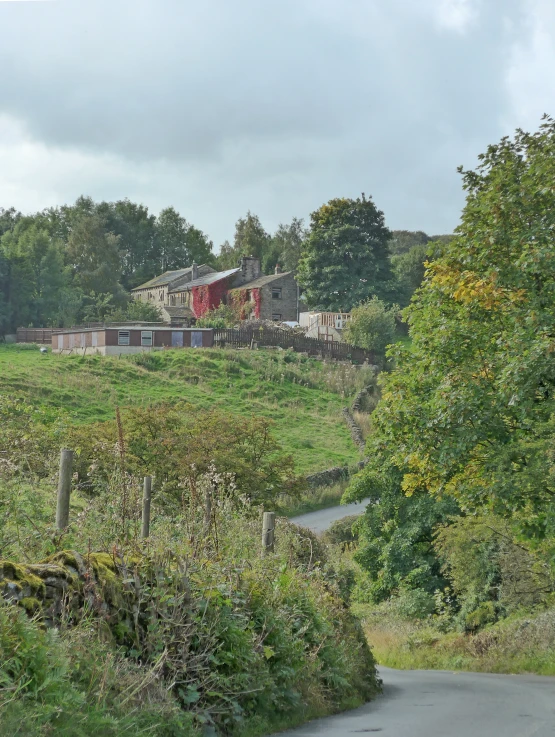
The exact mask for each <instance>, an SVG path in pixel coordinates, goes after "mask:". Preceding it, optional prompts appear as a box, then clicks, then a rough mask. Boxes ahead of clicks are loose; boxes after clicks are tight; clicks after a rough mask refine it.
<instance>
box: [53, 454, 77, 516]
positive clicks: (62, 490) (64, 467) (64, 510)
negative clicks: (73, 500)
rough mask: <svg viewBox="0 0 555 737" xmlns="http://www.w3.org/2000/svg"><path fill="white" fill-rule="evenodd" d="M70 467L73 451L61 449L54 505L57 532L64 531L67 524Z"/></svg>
mask: <svg viewBox="0 0 555 737" xmlns="http://www.w3.org/2000/svg"><path fill="white" fill-rule="evenodd" d="M72 466H73V451H72V450H68V449H67V448H63V449H62V452H61V453H60V475H59V477H58V501H57V504H56V528H57V529H58V530H65V528H66V527H67V526H68V524H69V497H70V494H71V476H72V472H73V471H72Z"/></svg>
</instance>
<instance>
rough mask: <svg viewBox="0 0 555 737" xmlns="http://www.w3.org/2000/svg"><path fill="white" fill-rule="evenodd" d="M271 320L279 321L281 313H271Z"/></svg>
mask: <svg viewBox="0 0 555 737" xmlns="http://www.w3.org/2000/svg"><path fill="white" fill-rule="evenodd" d="M272 320H277V321H278V322H279V321H280V320H281V315H278V314H277V313H274V314H273V315H272Z"/></svg>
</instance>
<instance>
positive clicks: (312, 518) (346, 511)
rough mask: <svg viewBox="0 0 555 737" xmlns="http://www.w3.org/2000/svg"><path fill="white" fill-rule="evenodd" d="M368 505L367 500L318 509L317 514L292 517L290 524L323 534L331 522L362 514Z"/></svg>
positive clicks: (309, 513) (310, 513) (311, 513)
mask: <svg viewBox="0 0 555 737" xmlns="http://www.w3.org/2000/svg"><path fill="white" fill-rule="evenodd" d="M367 504H368V501H367V500H364V501H362V502H355V503H354V504H343V505H341V506H340V507H329V508H328V509H320V510H319V511H318V512H308V513H307V514H301V515H299V516H298V517H292V518H291V522H294V523H295V524H296V525H302V526H303V527H308V529H309V530H312V532H323V531H324V530H327V529H328V527H329V526H330V525H331V523H332V522H335V521H336V520H338V519H342V518H343V517H347V516H348V515H350V514H362V513H363V512H364V510H365V509H366V505H367Z"/></svg>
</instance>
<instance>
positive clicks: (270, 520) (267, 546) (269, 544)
mask: <svg viewBox="0 0 555 737" xmlns="http://www.w3.org/2000/svg"><path fill="white" fill-rule="evenodd" d="M275 526H276V513H275V512H264V516H263V517H262V553H273V552H274V530H275Z"/></svg>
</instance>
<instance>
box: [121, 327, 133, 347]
mask: <svg viewBox="0 0 555 737" xmlns="http://www.w3.org/2000/svg"><path fill="white" fill-rule="evenodd" d="M118 345H131V331H130V330H118Z"/></svg>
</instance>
